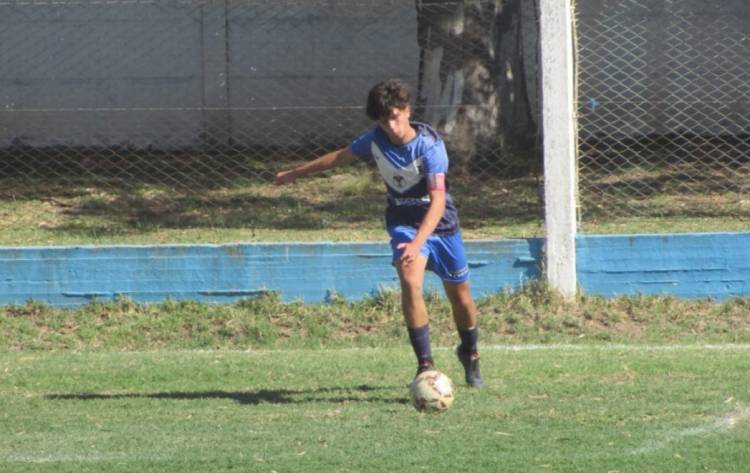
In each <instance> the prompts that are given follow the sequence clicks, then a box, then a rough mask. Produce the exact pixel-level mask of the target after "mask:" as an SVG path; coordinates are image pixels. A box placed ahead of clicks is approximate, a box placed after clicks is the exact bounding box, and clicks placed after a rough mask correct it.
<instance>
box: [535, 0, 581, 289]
mask: <svg viewBox="0 0 750 473" xmlns="http://www.w3.org/2000/svg"><path fill="white" fill-rule="evenodd" d="M540 22H541V23H540V37H541V52H540V62H541V68H542V74H541V78H542V86H541V89H542V90H541V93H542V95H541V98H542V136H543V150H544V195H545V197H544V200H545V202H544V208H545V226H546V230H545V233H546V242H545V268H544V270H545V274H546V277H547V282H548V283H549V285H550V287H552V288H553V289H556V290H557V291H559V292H560V293H561V294H563V295H564V296H566V297H571V296H573V295H575V293H576V288H577V281H576V247H575V236H576V190H577V189H576V187H577V186H576V182H577V179H576V126H575V118H576V108H575V69H574V68H575V64H574V55H573V53H574V51H573V44H574V38H573V34H574V31H573V6H572V0H540Z"/></svg>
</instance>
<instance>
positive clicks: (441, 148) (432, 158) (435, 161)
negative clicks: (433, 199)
mask: <svg viewBox="0 0 750 473" xmlns="http://www.w3.org/2000/svg"><path fill="white" fill-rule="evenodd" d="M423 166H424V176H425V179H426V180H427V188H428V189H429V190H446V187H445V176H446V175H447V174H448V153H447V152H446V150H445V145H444V144H443V142H442V141H439V142H437V143H436V144H435V146H433V147H432V148H431V149H430V150H429V151H428V152H427V153H426V154H425V156H424V159H423Z"/></svg>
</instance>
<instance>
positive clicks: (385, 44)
mask: <svg viewBox="0 0 750 473" xmlns="http://www.w3.org/2000/svg"><path fill="white" fill-rule="evenodd" d="M536 38H537V22H536V7H535V6H534V4H533V2H528V1H521V0H507V1H500V0H496V1H486V0H483V1H477V0H474V1H434V0H433V1H429V0H417V1H413V0H374V1H366V2H365V1H356V0H355V1H350V0H313V1H301V0H279V1H274V2H267V1H259V0H217V1H211V0H186V1H175V0H165V1H158V0H153V1H151V0H49V1H44V0H40V1H36V0H34V1H7V0H6V1H0V53H1V54H2V56H3V58H4V60H3V61H2V62H1V63H0V84H2V89H1V90H0V184H1V185H0V218H1V219H2V220H1V222H2V223H0V227H1V228H5V229H8V228H15V229H18V228H22V227H23V228H28V229H30V230H32V229H35V228H37V229H38V228H41V229H47V230H53V231H61V232H65V231H71V232H76V231H83V230H85V229H86V226H87V225H92V226H94V227H97V228H99V230H101V231H100V232H99V233H102V232H104V233H106V232H110V233H112V234H116V233H122V232H134V231H139V229H141V228H147V229H153V228H164V227H170V226H173V227H178V228H183V227H184V228H186V227H193V226H195V227H204V228H213V227H222V226H233V227H241V228H258V227H262V226H263V227H268V228H274V227H285V226H286V227H289V228H301V229H304V228H306V225H308V224H307V223H305V222H308V220H305V219H304V218H301V215H302V214H303V213H304V211H296V212H297V213H295V214H294V215H296V216H297V217H298V221H297V223H296V224H295V225H296V226H295V225H292V224H290V223H289V221H288V220H285V219H284V218H281V216H282V214H278V217H279V218H270V217H269V218H263V219H262V218H260V217H258V215H260V214H261V213H263V212H261V211H260V210H259V209H260V208H261V207H264V206H265V207H266V208H268V207H275V208H283V207H285V206H287V207H294V208H297V207H300V206H304V202H302V203H300V202H301V201H300V200H299V199H297V200H294V199H293V198H292V197H291V194H283V193H282V194H280V193H279V192H281V191H278V190H269V188H270V187H271V185H270V183H271V181H272V178H273V176H274V174H275V172H276V171H278V170H279V169H280V168H281V167H285V166H290V165H292V164H295V163H299V162H301V161H305V160H309V159H312V158H314V157H316V156H319V155H321V154H322V153H324V152H326V151H329V150H333V149H336V148H339V147H343V146H347V145H348V144H349V142H350V141H351V139H352V138H353V137H354V136H356V134H358V133H360V132H362V131H364V130H365V129H366V128H367V127H369V126H372V124H371V123H369V122H368V120H367V119H366V118H365V115H364V101H365V97H366V94H367V91H368V90H369V88H370V87H371V86H372V85H373V84H374V83H376V82H377V81H379V80H383V79H386V78H391V77H397V78H401V79H404V80H406V81H407V82H409V83H410V84H411V85H412V87H413V89H414V92H415V94H414V95H415V103H414V106H415V113H416V117H415V118H416V119H417V120H423V121H427V122H429V123H431V124H432V125H434V126H435V127H437V128H438V130H439V131H440V132H441V133H442V135H443V137H444V139H445V140H446V144H447V145H448V150H449V155H450V157H451V178H452V179H453V184H454V186H455V187H457V188H458V189H461V188H463V189H467V190H472V191H473V195H472V196H471V199H469V201H470V202H471V204H470V205H467V206H466V207H468V208H465V209H464V210H466V211H465V212H464V213H463V215H464V221H465V222H466V223H467V224H468V225H472V224H474V225H482V223H481V222H482V221H483V220H484V219H486V218H488V217H491V218H495V219H496V220H497V221H502V220H503V219H505V218H509V216H510V218H516V219H519V218H520V219H525V220H528V221H534V220H537V219H538V218H539V215H540V213H541V212H540V202H539V200H538V198H537V196H538V192H537V191H536V190H537V188H538V184H539V181H538V176H539V172H540V170H539V165H538V159H537V150H536V144H535V143H536V139H535V137H536V123H537V120H536V107H537V105H536V102H537V98H536V91H537V86H536V81H537V77H536V71H537V64H536V63H537V60H536V54H537V52H536V41H537V40H536ZM370 169H371V168H370V167H367V166H363V167H362V170H361V172H363V173H367V172H370ZM331 185H332V186H335V183H334V184H331ZM514 186H520V187H521V188H522V189H521V190H519V191H517V192H516V191H515V190H514V189H515V188H514ZM500 189H503V190H504V192H505V193H510V194H515V195H518V196H519V197H518V198H517V199H515V200H514V205H515V206H514V207H513V208H512V209H511V210H508V205H507V200H508V199H505V200H506V201H505V202H504V201H503V199H501V198H499V197H498V195H500V194H498V192H499V190H500ZM484 192H487V195H484V194H483V193H484ZM331 195H332V196H337V195H339V194H336V193H335V192H332V193H331ZM321 198H322V197H321ZM458 201H459V204H461V197H460V196H458ZM380 203H381V201H380V200H379V201H378V202H377V204H378V206H379V205H380ZM318 204H319V205H320V206H321V208H322V207H325V206H328V207H330V208H331V209H332V212H333V213H332V217H331V218H330V219H329V220H327V221H326V222H321V221H317V223H310V224H309V225H310V226H312V227H316V226H322V225H330V226H331V227H336V225H337V224H336V222H337V220H338V219H337V215H339V216H345V218H346V219H347V221H349V222H352V221H367V220H373V219H374V220H377V221H379V220H380V218H381V217H380V212H375V213H374V214H373V212H372V206H369V205H361V206H357V205H348V206H347V205H343V204H342V203H341V199H340V198H331V199H328V200H321V201H318ZM287 210H288V209H287ZM310 212H315V207H313V208H311V209H310ZM287 213H288V212H287ZM293 213H294V212H293ZM344 214H346V215H344ZM86 222H89V223H86Z"/></svg>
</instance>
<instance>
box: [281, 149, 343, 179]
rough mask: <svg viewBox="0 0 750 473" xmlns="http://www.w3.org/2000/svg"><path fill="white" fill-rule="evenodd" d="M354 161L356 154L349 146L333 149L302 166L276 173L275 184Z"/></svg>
mask: <svg viewBox="0 0 750 473" xmlns="http://www.w3.org/2000/svg"><path fill="white" fill-rule="evenodd" d="M352 161H354V154H352V152H351V150H350V149H349V148H348V147H347V148H341V149H337V150H336V151H331V152H330V153H326V154H324V155H323V156H321V157H319V158H316V159H314V160H312V161H310V162H309V163H305V164H303V165H302V166H299V167H296V168H294V169H287V170H284V171H279V172H278V173H276V179H274V184H276V185H277V186H280V185H284V184H289V183H290V182H294V180H295V179H297V178H300V177H304V176H307V175H308V174H314V173H316V172H320V171H325V170H326V169H331V168H334V167H337V166H343V165H345V164H349V163H351V162H352Z"/></svg>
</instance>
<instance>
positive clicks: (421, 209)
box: [350, 122, 458, 235]
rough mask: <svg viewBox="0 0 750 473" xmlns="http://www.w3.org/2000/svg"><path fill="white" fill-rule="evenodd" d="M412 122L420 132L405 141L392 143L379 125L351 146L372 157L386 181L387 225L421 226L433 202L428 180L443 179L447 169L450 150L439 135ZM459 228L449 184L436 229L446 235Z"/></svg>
mask: <svg viewBox="0 0 750 473" xmlns="http://www.w3.org/2000/svg"><path fill="white" fill-rule="evenodd" d="M411 125H412V127H414V129H415V130H416V132H417V136H416V137H415V138H414V139H413V140H411V141H410V142H408V143H406V144H404V145H401V146H398V145H394V144H392V143H391V141H390V140H389V139H388V135H387V134H386V133H385V132H384V131H383V130H382V129H381V128H380V127H379V126H377V127H375V128H373V129H372V130H370V131H368V132H366V133H363V134H362V135H360V136H358V137H357V138H356V139H355V140H354V141H353V142H352V144H351V147H350V149H351V151H352V154H354V155H355V156H358V157H361V158H365V159H373V160H374V161H375V164H376V165H377V167H378V170H379V171H380V175H381V176H382V177H383V180H384V181H385V187H386V189H387V191H388V207H387V208H386V212H385V223H386V226H387V227H392V226H394V225H408V226H411V227H414V228H419V225H420V224H421V223H422V219H423V218H424V216H425V214H426V213H427V209H428V208H429V205H430V196H429V193H428V186H427V183H428V180H430V179H433V180H434V179H436V178H440V179H443V178H444V177H445V176H446V175H447V173H448V154H447V153H446V151H445V144H444V143H443V140H442V139H441V138H440V135H438V133H437V132H436V131H435V130H434V129H432V128H431V127H430V126H429V125H425V124H424V123H418V122H412V124H411ZM446 186H447V184H446ZM457 230H458V215H457V212H456V207H455V205H454V203H453V198H452V197H451V195H450V194H449V193H448V192H447V187H446V195H445V213H444V214H443V217H442V219H441V220H440V222H439V223H438V226H437V227H436V228H435V232H434V233H435V234H438V235H447V234H451V233H455V232H456V231H457Z"/></svg>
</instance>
